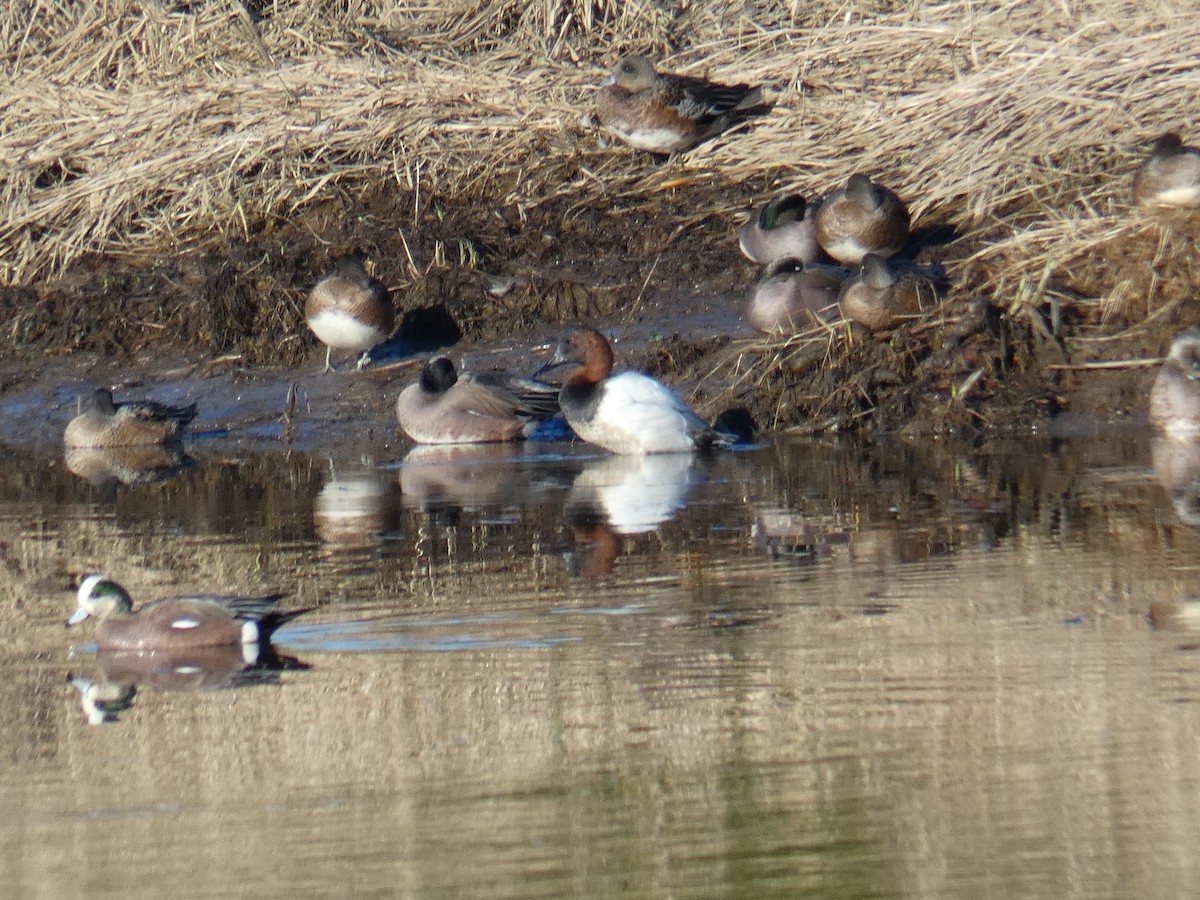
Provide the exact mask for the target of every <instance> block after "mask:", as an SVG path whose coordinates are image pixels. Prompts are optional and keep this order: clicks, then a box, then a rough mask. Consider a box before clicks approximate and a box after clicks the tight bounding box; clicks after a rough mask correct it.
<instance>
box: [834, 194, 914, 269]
mask: <svg viewBox="0 0 1200 900" xmlns="http://www.w3.org/2000/svg"><path fill="white" fill-rule="evenodd" d="M813 225H814V228H815V229H816V234H817V241H818V243H820V245H821V246H822V247H823V248H824V249H825V252H826V253H828V254H829V255H830V256H832V257H833V258H834V259H836V260H837V261H838V262H840V263H845V264H846V265H848V266H857V265H858V264H860V263H861V262H862V259H863V257H864V256H866V255H867V254H868V253H874V254H875V255H876V256H882V257H883V258H884V259H886V258H888V257H889V256H895V255H896V254H897V253H899V252H900V250H902V249H903V247H904V245H905V244H906V243H907V242H908V225H909V216H908V207H907V206H905V205H904V201H903V200H901V199H900V198H899V197H897V196H896V195H895V194H894V193H892V192H891V191H890V190H888V189H887V188H885V187H884V186H883V185H881V184H876V183H875V182H874V181H872V180H871V179H870V178H868V177H867V176H866V175H859V174H855V175H851V176H850V178H849V180H847V182H846V186H845V187H843V188H839V189H838V190H836V191H834V192H833V193H832V194H830V195H829V196H828V197H826V198H825V200H824V202H823V203H822V204H821V208H820V209H818V210H817V214H816V217H815V218H814V220H813Z"/></svg>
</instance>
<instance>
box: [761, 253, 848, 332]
mask: <svg viewBox="0 0 1200 900" xmlns="http://www.w3.org/2000/svg"><path fill="white" fill-rule="evenodd" d="M849 275H850V272H849V271H848V270H847V269H843V268H842V267H841V266H827V265H821V264H820V263H814V264H812V265H805V264H804V263H802V262H801V261H800V260H798V259H777V260H775V261H774V262H772V263H771V264H770V265H769V266H767V267H766V269H764V270H763V273H762V275H760V276H759V278H758V280H757V281H756V282H755V283H754V286H753V287H752V288H751V289H750V302H749V304H748V305H747V308H746V318H747V319H749V320H750V324H751V325H753V326H754V327H755V328H757V329H758V330H759V331H764V332H766V333H767V334H776V335H788V334H795V333H796V332H797V331H798V330H799V329H800V328H801V327H802V326H805V325H810V324H812V322H813V321H814V317H815V318H817V319H819V318H821V312H822V310H825V309H828V308H830V307H833V306H836V304H837V302H838V295H839V293H840V292H841V289H842V285H843V283H844V282H845V281H846V279H847V278H848V277H849Z"/></svg>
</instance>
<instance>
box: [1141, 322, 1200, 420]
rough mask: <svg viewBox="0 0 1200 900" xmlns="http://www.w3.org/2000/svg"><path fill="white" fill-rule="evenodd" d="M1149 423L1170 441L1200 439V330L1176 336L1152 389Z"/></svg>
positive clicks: (1191, 330)
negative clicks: (1169, 438) (1172, 439)
mask: <svg viewBox="0 0 1200 900" xmlns="http://www.w3.org/2000/svg"><path fill="white" fill-rule="evenodd" d="M1150 423H1151V424H1152V425H1153V426H1154V427H1155V428H1158V429H1160V430H1161V431H1162V432H1163V433H1164V434H1166V435H1167V436H1168V437H1173V438H1182V439H1187V440H1192V439H1195V438H1198V437H1200V328H1188V329H1186V330H1184V331H1181V332H1180V333H1179V334H1178V335H1176V337H1175V340H1174V341H1172V342H1171V350H1170V352H1169V353H1168V354H1167V358H1166V361H1165V362H1163V364H1162V368H1161V369H1159V370H1158V377H1157V378H1155V379H1154V387H1152V388H1151V389H1150Z"/></svg>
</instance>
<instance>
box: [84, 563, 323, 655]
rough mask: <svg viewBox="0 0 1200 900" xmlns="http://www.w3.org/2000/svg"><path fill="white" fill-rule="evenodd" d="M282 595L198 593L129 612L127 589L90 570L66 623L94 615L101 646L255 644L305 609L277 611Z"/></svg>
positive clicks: (175, 647) (168, 648)
mask: <svg viewBox="0 0 1200 900" xmlns="http://www.w3.org/2000/svg"><path fill="white" fill-rule="evenodd" d="M282 596H283V595H282V594H274V595H271V596H266V597H230V596H217V595H207V594H197V595H192V596H184V597H166V598H164V599H162V600H155V601H153V602H151V603H147V604H145V605H144V606H142V607H140V608H139V609H138V610H137V612H134V611H133V600H132V599H131V598H130V596H129V594H128V592H127V591H126V590H125V589H124V588H123V587H121V585H119V584H117V583H116V582H115V581H113V580H112V579H110V578H108V577H106V576H104V575H89V576H88V577H87V578H85V579H84V580H83V583H82V584H80V585H79V593H78V595H77V597H76V602H77V603H78V607H77V608H76V610H75V612H74V614H72V616H71V618H69V619H68V620H67V625H68V627H69V626H71V625H78V624H79V623H80V622H82V621H83V620H84V619H86V618H88V617H89V616H92V617H94V618H95V619H97V620H98V621H97V624H96V645H97V646H98V647H99V648H100V649H101V650H155V649H159V650H164V651H171V650H185V649H189V648H193V647H220V646H228V645H235V644H256V643H260V642H265V641H267V640H269V638H270V636H271V633H272V632H273V631H275V629H277V628H278V627H279V626H280V625H282V624H283V623H284V622H286V621H288V620H289V619H292V618H294V617H296V616H298V615H300V613H302V612H305V611H306V610H295V611H291V612H281V611H280V610H279V609H278V606H277V604H278V602H279V600H280V598H281V597H282Z"/></svg>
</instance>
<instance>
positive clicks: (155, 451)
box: [65, 442, 196, 494]
mask: <svg viewBox="0 0 1200 900" xmlns="http://www.w3.org/2000/svg"><path fill="white" fill-rule="evenodd" d="M65 462H66V465H67V471H69V472H70V473H71V474H72V475H77V476H78V477H80V478H83V479H84V480H86V481H88V482H90V483H91V484H93V485H94V486H95V487H96V488H98V489H99V490H100V491H101V492H103V493H106V494H112V493H113V492H115V490H116V488H117V487H118V486H119V485H126V486H129V487H136V486H139V485H148V484H161V483H162V482H165V481H170V480H171V479H172V478H175V477H176V476H178V475H180V474H181V473H183V472H185V471H187V470H188V469H190V468H192V467H193V466H194V465H195V464H196V461H195V460H194V459H192V458H191V457H190V456H188V455H187V453H186V452H185V451H184V449H183V447H182V446H181V445H180V444H179V443H177V442H170V443H166V444H147V445H140V446H138V445H134V446H130V447H68V448H67V451H66V455H65Z"/></svg>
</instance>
